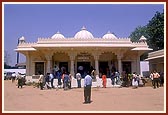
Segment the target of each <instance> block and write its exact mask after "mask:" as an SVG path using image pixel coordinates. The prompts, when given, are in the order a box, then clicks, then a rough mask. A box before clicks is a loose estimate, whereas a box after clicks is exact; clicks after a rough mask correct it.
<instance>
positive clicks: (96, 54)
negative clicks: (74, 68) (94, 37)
mask: <svg viewBox="0 0 168 115" xmlns="http://www.w3.org/2000/svg"><path fill="white" fill-rule="evenodd" d="M99 55H100V54H99V53H93V56H94V59H95V69H96V72H95V73H96V75H99Z"/></svg>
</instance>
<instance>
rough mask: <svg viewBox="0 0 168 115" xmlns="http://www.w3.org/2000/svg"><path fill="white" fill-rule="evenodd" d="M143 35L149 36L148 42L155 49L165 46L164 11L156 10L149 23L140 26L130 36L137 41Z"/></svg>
mask: <svg viewBox="0 0 168 115" xmlns="http://www.w3.org/2000/svg"><path fill="white" fill-rule="evenodd" d="M142 35H143V36H145V37H146V38H147V44H148V45H149V47H150V48H152V49H153V51H156V50H160V49H163V48H164V12H163V13H160V12H156V14H155V15H154V17H153V18H152V19H151V20H149V22H148V24H147V25H145V26H138V27H137V28H135V30H134V31H133V32H132V33H131V34H130V36H129V37H130V38H131V41H132V42H137V41H139V39H140V37H141V36H142Z"/></svg>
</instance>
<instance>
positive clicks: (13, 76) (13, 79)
mask: <svg viewBox="0 0 168 115" xmlns="http://www.w3.org/2000/svg"><path fill="white" fill-rule="evenodd" d="M15 78H16V73H15V72H13V73H12V83H13V82H14V81H15Z"/></svg>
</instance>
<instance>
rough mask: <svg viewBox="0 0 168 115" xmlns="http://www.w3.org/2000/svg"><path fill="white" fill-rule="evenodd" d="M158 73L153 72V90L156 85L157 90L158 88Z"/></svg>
mask: <svg viewBox="0 0 168 115" xmlns="http://www.w3.org/2000/svg"><path fill="white" fill-rule="evenodd" d="M159 77H160V75H159V73H157V72H156V70H154V71H153V85H154V89H155V88H156V85H157V88H159Z"/></svg>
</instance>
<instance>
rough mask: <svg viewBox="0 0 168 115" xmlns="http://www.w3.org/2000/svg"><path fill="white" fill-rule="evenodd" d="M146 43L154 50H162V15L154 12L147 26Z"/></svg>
mask: <svg viewBox="0 0 168 115" xmlns="http://www.w3.org/2000/svg"><path fill="white" fill-rule="evenodd" d="M147 34H148V36H149V38H148V39H147V43H148V44H149V46H150V47H151V48H152V49H153V50H154V51H156V50H160V49H163V48H164V13H159V12H156V14H155V16H154V17H153V18H152V19H151V20H150V21H149V23H148V24H147Z"/></svg>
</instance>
